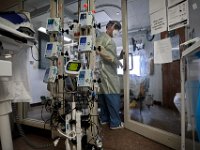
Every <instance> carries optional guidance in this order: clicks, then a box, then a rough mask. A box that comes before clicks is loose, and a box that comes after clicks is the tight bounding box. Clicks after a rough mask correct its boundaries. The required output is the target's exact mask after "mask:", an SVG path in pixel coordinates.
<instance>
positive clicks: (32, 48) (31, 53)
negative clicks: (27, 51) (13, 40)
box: [31, 46, 40, 61]
mask: <svg viewBox="0 0 200 150" xmlns="http://www.w3.org/2000/svg"><path fill="white" fill-rule="evenodd" d="M31 55H32V58H33V59H34V60H35V61H40V60H39V59H36V58H35V57H34V56H33V47H32V46H31Z"/></svg>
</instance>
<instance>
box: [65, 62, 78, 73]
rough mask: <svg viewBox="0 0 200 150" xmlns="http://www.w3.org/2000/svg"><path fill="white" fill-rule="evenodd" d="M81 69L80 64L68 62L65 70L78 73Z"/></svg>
mask: <svg viewBox="0 0 200 150" xmlns="http://www.w3.org/2000/svg"><path fill="white" fill-rule="evenodd" d="M80 68H81V64H80V63H77V62H69V63H68V64H67V70H68V71H79V70H80Z"/></svg>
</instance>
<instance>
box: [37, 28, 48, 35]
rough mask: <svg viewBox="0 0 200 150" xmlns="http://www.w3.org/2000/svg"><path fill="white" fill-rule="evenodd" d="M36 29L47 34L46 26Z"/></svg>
mask: <svg viewBox="0 0 200 150" xmlns="http://www.w3.org/2000/svg"><path fill="white" fill-rule="evenodd" d="M38 31H40V32H42V33H45V34H47V31H46V28H44V27H40V28H39V29H38Z"/></svg>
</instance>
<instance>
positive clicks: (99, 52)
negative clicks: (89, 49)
mask: <svg viewBox="0 0 200 150" xmlns="http://www.w3.org/2000/svg"><path fill="white" fill-rule="evenodd" d="M99 47H100V49H99ZM96 53H97V55H100V56H101V57H102V58H103V59H105V60H106V61H109V62H112V63H113V62H114V59H115V57H114V56H113V55H111V54H110V53H109V52H108V51H107V50H106V49H105V48H104V47H103V46H101V45H98V49H97V51H96Z"/></svg>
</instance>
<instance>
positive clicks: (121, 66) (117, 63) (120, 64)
mask: <svg viewBox="0 0 200 150" xmlns="http://www.w3.org/2000/svg"><path fill="white" fill-rule="evenodd" d="M115 64H116V65H117V67H118V68H119V67H120V68H123V65H122V63H121V62H120V61H119V60H118V59H115Z"/></svg>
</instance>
